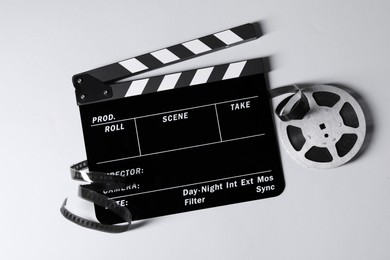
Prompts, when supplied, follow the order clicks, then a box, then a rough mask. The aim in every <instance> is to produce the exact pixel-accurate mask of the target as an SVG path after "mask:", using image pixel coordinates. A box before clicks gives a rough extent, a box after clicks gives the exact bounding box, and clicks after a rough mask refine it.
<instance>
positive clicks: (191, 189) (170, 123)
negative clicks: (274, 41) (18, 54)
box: [61, 24, 365, 232]
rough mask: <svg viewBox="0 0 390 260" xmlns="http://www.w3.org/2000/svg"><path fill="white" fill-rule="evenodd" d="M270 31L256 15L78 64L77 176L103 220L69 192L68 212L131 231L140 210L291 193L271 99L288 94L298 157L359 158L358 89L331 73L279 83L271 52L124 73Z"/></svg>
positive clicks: (329, 161) (334, 162) (109, 228)
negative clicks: (275, 84) (318, 81)
mask: <svg viewBox="0 0 390 260" xmlns="http://www.w3.org/2000/svg"><path fill="white" fill-rule="evenodd" d="M259 36H260V34H259V31H258V30H256V26H255V25H254V24H245V25H242V26H238V27H235V28H231V29H229V30H225V31H222V32H218V33H214V34H211V35H208V36H205V37H201V38H198V39H195V40H191V41H187V42H184V43H180V44H177V45H174V46H171V47H168V48H164V49H160V50H158V51H154V52H151V53H147V54H143V55H140V56H137V57H135V58H130V59H127V60H124V61H121V62H117V63H113V64H110V65H107V66H104V67H101V68H97V69H94V70H90V71H87V72H84V73H80V74H77V75H75V76H73V79H72V80H73V84H74V87H75V90H76V99H77V102H78V105H79V107H80V114H81V119H82V124H83V132H84V140H85V145H86V151H87V158H88V163H87V161H83V162H81V163H79V164H76V165H73V166H72V167H71V177H72V178H73V179H74V180H79V181H86V182H88V183H90V184H88V185H81V186H80V191H79V195H80V197H81V198H83V199H86V200H88V201H91V202H93V203H94V204H95V211H96V215H97V217H98V219H99V222H94V221H91V220H87V219H85V218H82V217H79V216H77V215H75V214H74V213H72V212H70V211H69V210H67V208H66V200H65V201H64V203H63V205H62V207H61V213H62V214H63V215H64V217H65V218H67V219H69V220H70V221H72V222H74V223H76V224H78V225H81V226H84V227H87V228H91V229H96V230H100V231H106V232H123V231H126V230H128V229H129V227H130V225H131V221H133V220H138V219H144V218H149V217H155V216H161V215H167V214H173V213H178V212H186V211H191V210H196V209H202V208H208V207H214V206H220V205H227V204H232V203H238V202H244V201H248V200H254V199H263V198H268V197H273V196H277V195H279V194H280V193H281V192H282V191H283V189H284V178H283V171H282V167H281V162H280V158H279V152H278V148H277V145H276V137H275V132H274V128H273V121H272V116H271V111H270V110H269V109H270V104H269V100H270V98H274V97H277V96H280V95H284V94H291V95H290V96H288V97H287V98H285V99H284V100H283V101H282V102H280V104H279V105H278V106H277V108H276V110H275V114H276V115H277V116H278V117H279V119H280V120H281V123H280V128H281V132H282V139H283V141H284V145H285V147H286V149H287V150H288V151H289V153H290V154H291V155H292V157H294V158H295V159H296V160H297V161H299V162H301V163H302V164H303V165H305V166H308V167H315V168H331V167H337V166H340V165H342V164H344V163H346V162H347V161H349V160H350V159H352V158H353V157H354V156H355V155H356V153H357V152H358V151H359V149H360V147H361V145H362V143H363V140H364V136H365V118H364V114H363V111H362V110H361V108H360V106H359V104H358V103H357V102H356V100H355V99H354V98H353V97H352V96H350V95H349V94H348V93H346V92H345V91H343V90H341V89H339V88H335V87H331V86H325V85H321V86H311V87H308V88H303V89H302V88H300V87H298V86H296V85H292V86H285V87H280V88H277V89H272V90H270V91H269V92H268V88H267V86H266V85H267V84H266V76H265V73H266V71H265V70H264V66H263V61H262V59H252V60H244V61H239V62H233V63H228V64H222V65H217V66H210V67H206V68H199V69H194V70H189V71H184V72H177V73H172V74H168V75H160V76H156V77H151V78H145V79H139V80H133V81H124V82H117V81H118V80H121V79H124V78H128V77H131V76H133V75H136V74H140V73H143V72H146V71H149V70H153V69H156V68H159V67H162V66H166V65H169V64H172V63H175V62H180V61H182V60H184V59H189V58H193V57H196V56H199V55H203V54H206V53H210V52H213V51H218V50H221V49H223V48H226V47H230V46H233V45H237V44H241V43H244V42H247V41H250V40H254V39H256V38H258V37H259ZM161 100H162V101H161ZM149 104H153V106H150V105H149ZM112 111H114V112H112ZM260 121H261V124H260V123H259V122H260ZM260 125H261V126H260ZM183 136H184V137H183ZM100 143H105V146H104V147H101V144H100ZM243 151H244V152H243ZM215 154H219V157H220V158H222V159H218V156H217V157H215V156H214V155H215ZM259 158H262V160H260V161H261V162H260V163H259ZM198 162H201V164H199V163H198ZM88 164H89V166H90V169H91V171H89V167H88ZM203 164H204V165H207V166H208V167H207V168H205V167H204V166H203ZM139 165H141V167H138V166H139ZM172 165H173V166H172ZM183 169H185V170H183ZM183 171H184V172H185V174H183ZM145 172H148V173H147V174H146V173H145ZM166 172H169V174H166ZM180 193H181V195H179V194H180ZM196 194H198V195H196ZM199 194H202V195H203V194H205V195H204V196H202V197H198V196H199ZM183 197H184V198H183ZM167 201H169V203H165V202H167ZM123 222H127V224H124V225H117V224H118V223H123Z"/></svg>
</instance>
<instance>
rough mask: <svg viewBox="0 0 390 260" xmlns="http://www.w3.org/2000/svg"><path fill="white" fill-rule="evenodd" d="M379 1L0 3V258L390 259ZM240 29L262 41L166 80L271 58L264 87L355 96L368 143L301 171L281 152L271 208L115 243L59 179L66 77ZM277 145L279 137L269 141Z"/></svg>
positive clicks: (238, 210)
mask: <svg viewBox="0 0 390 260" xmlns="http://www.w3.org/2000/svg"><path fill="white" fill-rule="evenodd" d="M389 8H390V5H389V2H388V1H368V0H367V1H352V0H348V1H346V0H344V1H335V0H332V1H309V0H307V1H306V0H295V1H280V0H272V1H267V0H261V1H260V0H258V1H254V0H252V1H249V0H240V1H226V0H224V1H222V0H220V1H210V0H209V1H206V0H202V1H200V0H197V1H179V0H176V1H157V0H153V1H152V0H149V1H7V0H0V76H1V92H0V95H1V101H0V116H1V126H0V166H1V176H2V177H1V181H2V185H1V188H0V192H1V193H0V194H1V214H0V223H1V225H2V228H1V231H0V238H1V242H0V255H1V259H81V258H82V257H86V258H88V259H96V260H97V259H156V258H158V259H183V258H185V259H212V258H217V259H238V258H244V259H389V258H390V247H389V240H390V223H389V221H390V203H389V200H390V171H389V169H390V167H389V164H388V161H386V160H388V158H389V155H388V147H389V145H390V142H389V136H390V134H389V133H390V120H389V115H388V113H389V112H390V111H389V101H388V100H389V98H388V96H389V93H390V92H389V74H390V73H389V69H390V65H389V57H390V55H389V54H390V50H389V49H390V48H389V46H390V16H389ZM246 22H261V24H262V27H263V30H264V33H265V34H264V36H263V37H261V38H260V39H259V40H256V41H253V42H250V43H247V44H244V45H241V46H237V47H234V48H231V49H227V50H224V51H220V52H218V53H214V54H211V55H206V56H203V57H200V58H197V59H194V60H190V61H186V62H184V63H180V64H177V65H175V66H171V67H168V68H164V69H161V70H159V71H156V72H153V73H149V75H152V74H153V75H156V74H160V73H165V72H175V71H179V70H185V69H192V68H196V67H202V66H209V65H215V64H220V63H227V62H232V61H238V60H243V59H249V58H256V57H265V56H268V57H270V61H271V65H272V71H271V72H270V73H269V78H270V87H271V88H275V87H278V86H283V85H285V84H292V83H337V84H342V85H345V86H347V87H350V88H352V89H354V90H356V91H357V92H358V93H359V94H360V95H361V96H363V97H364V99H365V101H366V102H367V103H368V105H369V107H370V110H371V112H372V115H373V122H374V134H373V136H372V139H371V142H370V144H369V146H368V148H367V149H366V151H365V153H364V154H362V155H361V156H360V157H359V158H358V159H357V160H355V161H353V162H352V163H349V164H347V165H344V166H342V167H339V168H336V169H331V170H313V169H307V168H305V167H303V166H301V165H299V164H298V163H297V162H295V161H294V160H293V159H292V158H291V157H290V156H289V155H288V154H287V153H286V151H285V150H284V149H283V147H281V154H282V160H283V166H284V170H285V178H286V183H287V185H286V189H285V191H284V193H283V194H282V195H280V196H279V197H276V198H272V199H266V200H258V201H253V202H247V203H241V204H236V205H230V206H224V207H219V208H213V209H207V210H201V211H196V212H190V213H185V214H177V215H172V216H167V217H160V218H155V219H151V220H149V221H146V222H141V223H139V224H138V227H137V228H135V229H134V230H132V231H130V232H126V233H123V234H119V235H112V234H106V233H99V232H96V231H91V230H87V229H83V228H81V227H79V226H76V225H74V224H72V223H70V222H68V221H66V220H65V219H64V218H62V216H61V215H60V213H59V207H60V205H61V203H62V201H63V199H64V198H65V197H67V196H69V197H70V198H69V207H70V209H73V210H79V211H81V212H83V214H86V215H88V214H91V211H92V206H91V205H89V204H88V203H84V202H82V201H79V200H78V199H77V197H76V195H75V194H76V192H77V185H78V183H75V182H74V181H72V180H71V179H70V176H69V171H68V168H69V166H70V165H71V164H72V163H74V162H77V161H79V160H82V159H84V158H85V151H84V144H83V136H82V132H81V124H80V118H79V113H78V108H77V106H76V102H75V97H74V93H73V86H72V84H71V76H72V75H73V74H76V73H79V72H82V71H85V70H88V69H92V68H96V67H99V66H102V65H106V64H109V63H112V62H116V61H119V60H123V59H126V58H130V57H133V56H136V55H139V54H143V53H146V52H149V51H153V50H157V49H159V48H162V47H166V46H169V45H172V44H176V43H179V42H182V41H185V40H190V39H193V38H196V37H199V36H203V35H206V34H209V33H213V32H216V31H220V30H224V29H227V28H230V27H233V26H237V25H240V24H243V23H246ZM279 139H280V138H279Z"/></svg>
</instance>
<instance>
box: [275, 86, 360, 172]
mask: <svg viewBox="0 0 390 260" xmlns="http://www.w3.org/2000/svg"><path fill="white" fill-rule="evenodd" d="M302 93H303V94H304V95H305V96H306V98H307V101H308V104H309V106H310V109H309V110H308V111H307V112H306V113H305V114H304V115H302V116H301V117H299V118H295V119H293V120H290V121H281V123H280V129H281V134H282V140H283V142H284V145H285V147H286V149H287V151H288V152H289V153H290V155H291V156H292V157H294V158H295V159H296V160H297V161H299V162H300V163H302V164H303V165H305V166H307V167H313V168H334V167H337V166H340V165H342V164H344V163H346V162H348V161H349V160H351V159H352V158H353V157H354V156H355V155H356V154H357V152H358V151H359V150H360V148H361V146H362V144H363V141H364V137H365V134H366V120H365V117H364V113H363V110H362V109H361V107H360V105H359V103H358V102H357V101H356V100H355V98H354V97H352V96H351V95H350V94H349V93H347V92H346V91H344V90H343V89H340V88H338V87H333V86H330V85H313V86H309V87H307V88H304V89H302Z"/></svg>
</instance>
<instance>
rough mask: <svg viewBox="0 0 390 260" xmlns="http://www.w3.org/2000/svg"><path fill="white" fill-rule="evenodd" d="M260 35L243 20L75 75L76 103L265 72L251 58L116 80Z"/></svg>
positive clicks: (92, 101) (255, 26)
mask: <svg viewBox="0 0 390 260" xmlns="http://www.w3.org/2000/svg"><path fill="white" fill-rule="evenodd" d="M260 36H261V30H260V26H259V25H258V24H256V23H254V24H244V25H241V26H237V27H234V28H231V29H228V30H224V31H221V32H218V33H213V34H210V35H207V36H204V37H201V38H197V39H194V40H191V41H187V42H184V43H180V44H177V45H173V46H171V47H168V48H164V49H160V50H158V51H154V52H150V53H147V54H143V55H140V56H137V57H134V58H130V59H127V60H123V61H120V62H116V63H113V64H110V65H106V66H103V67H100V68H96V69H93V70H89V71H86V72H83V73H80V74H77V75H74V76H73V78H72V81H73V85H74V87H75V89H76V99H77V103H78V105H85V104H90V103H95V102H102V101H108V100H113V99H118V98H124V97H128V96H134V95H139V94H146V93H151V92H157V91H162V90H168V89H174V88H179V87H184V86H191V85H197V84H203V83H208V82H214V81H219V80H225V79H231V78H237V77H242V76H246V75H252V74H255V73H261V72H264V67H263V61H262V59H253V60H245V61H239V62H234V63H228V64H222V65H217V66H213V67H208V68H202V69H195V70H190V71H184V72H179V73H173V74H169V75H164V76H157V77H152V78H147V79H141V80H134V81H122V82H118V81H119V80H122V79H126V78H129V77H131V76H134V75H137V74H141V73H143V72H147V71H151V70H154V69H157V68H161V67H163V66H166V65H170V64H173V63H177V62H180V61H183V60H186V59H190V58H194V57H197V56H200V55H204V54H207V53H210V52H215V51H219V50H221V49H224V48H227V47H231V46H234V45H238V44H241V43H245V42H248V41H251V40H254V39H257V38H258V37H260Z"/></svg>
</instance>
